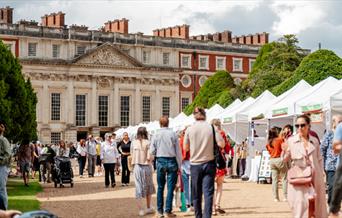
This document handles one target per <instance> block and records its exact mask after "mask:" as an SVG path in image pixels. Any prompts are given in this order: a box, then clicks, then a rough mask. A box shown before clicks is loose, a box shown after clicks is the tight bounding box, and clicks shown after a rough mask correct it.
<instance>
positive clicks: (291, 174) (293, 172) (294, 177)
mask: <svg viewBox="0 0 342 218" xmlns="http://www.w3.org/2000/svg"><path fill="white" fill-rule="evenodd" d="M304 159H305V161H306V163H307V165H306V166H305V167H299V166H297V165H295V164H293V165H292V167H291V168H290V169H289V171H288V172H287V178H288V181H289V183H290V184H292V185H311V184H312V176H313V169H312V166H311V161H310V160H309V158H308V154H306V155H305V156H304Z"/></svg>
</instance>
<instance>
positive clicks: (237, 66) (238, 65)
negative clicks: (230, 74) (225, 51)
mask: <svg viewBox="0 0 342 218" xmlns="http://www.w3.org/2000/svg"><path fill="white" fill-rule="evenodd" d="M233 71H240V72H242V58H233Z"/></svg>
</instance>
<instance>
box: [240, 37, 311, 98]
mask: <svg viewBox="0 0 342 218" xmlns="http://www.w3.org/2000/svg"><path fill="white" fill-rule="evenodd" d="M297 43H298V39H297V38H296V36H295V35H285V36H284V37H282V38H280V39H279V40H278V41H277V42H272V43H269V44H265V45H263V46H262V47H261V49H260V51H259V54H258V56H257V58H256V61H255V63H254V66H253V69H252V71H251V73H250V74H249V76H248V78H247V79H246V80H245V81H244V82H243V83H242V89H243V90H245V92H246V93H247V94H250V95H251V96H253V97H256V96H258V95H260V94H261V93H262V92H264V91H265V90H267V89H269V90H270V89H272V88H273V87H274V86H276V85H279V84H280V83H282V82H283V81H284V80H286V78H288V77H290V76H291V75H292V73H293V71H294V70H295V69H296V68H297V66H299V64H300V62H301V60H302V58H303V57H304V55H303V54H301V53H300V52H299V47H298V46H297V45H296V44H297Z"/></svg>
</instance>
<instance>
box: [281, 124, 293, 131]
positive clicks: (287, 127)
mask: <svg viewBox="0 0 342 218" xmlns="http://www.w3.org/2000/svg"><path fill="white" fill-rule="evenodd" d="M283 129H290V130H291V132H293V126H292V125H290V124H287V125H285V126H284V127H283Z"/></svg>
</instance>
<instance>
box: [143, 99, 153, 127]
mask: <svg viewBox="0 0 342 218" xmlns="http://www.w3.org/2000/svg"><path fill="white" fill-rule="evenodd" d="M142 121H143V122H150V121H151V96H143V97H142Z"/></svg>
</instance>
